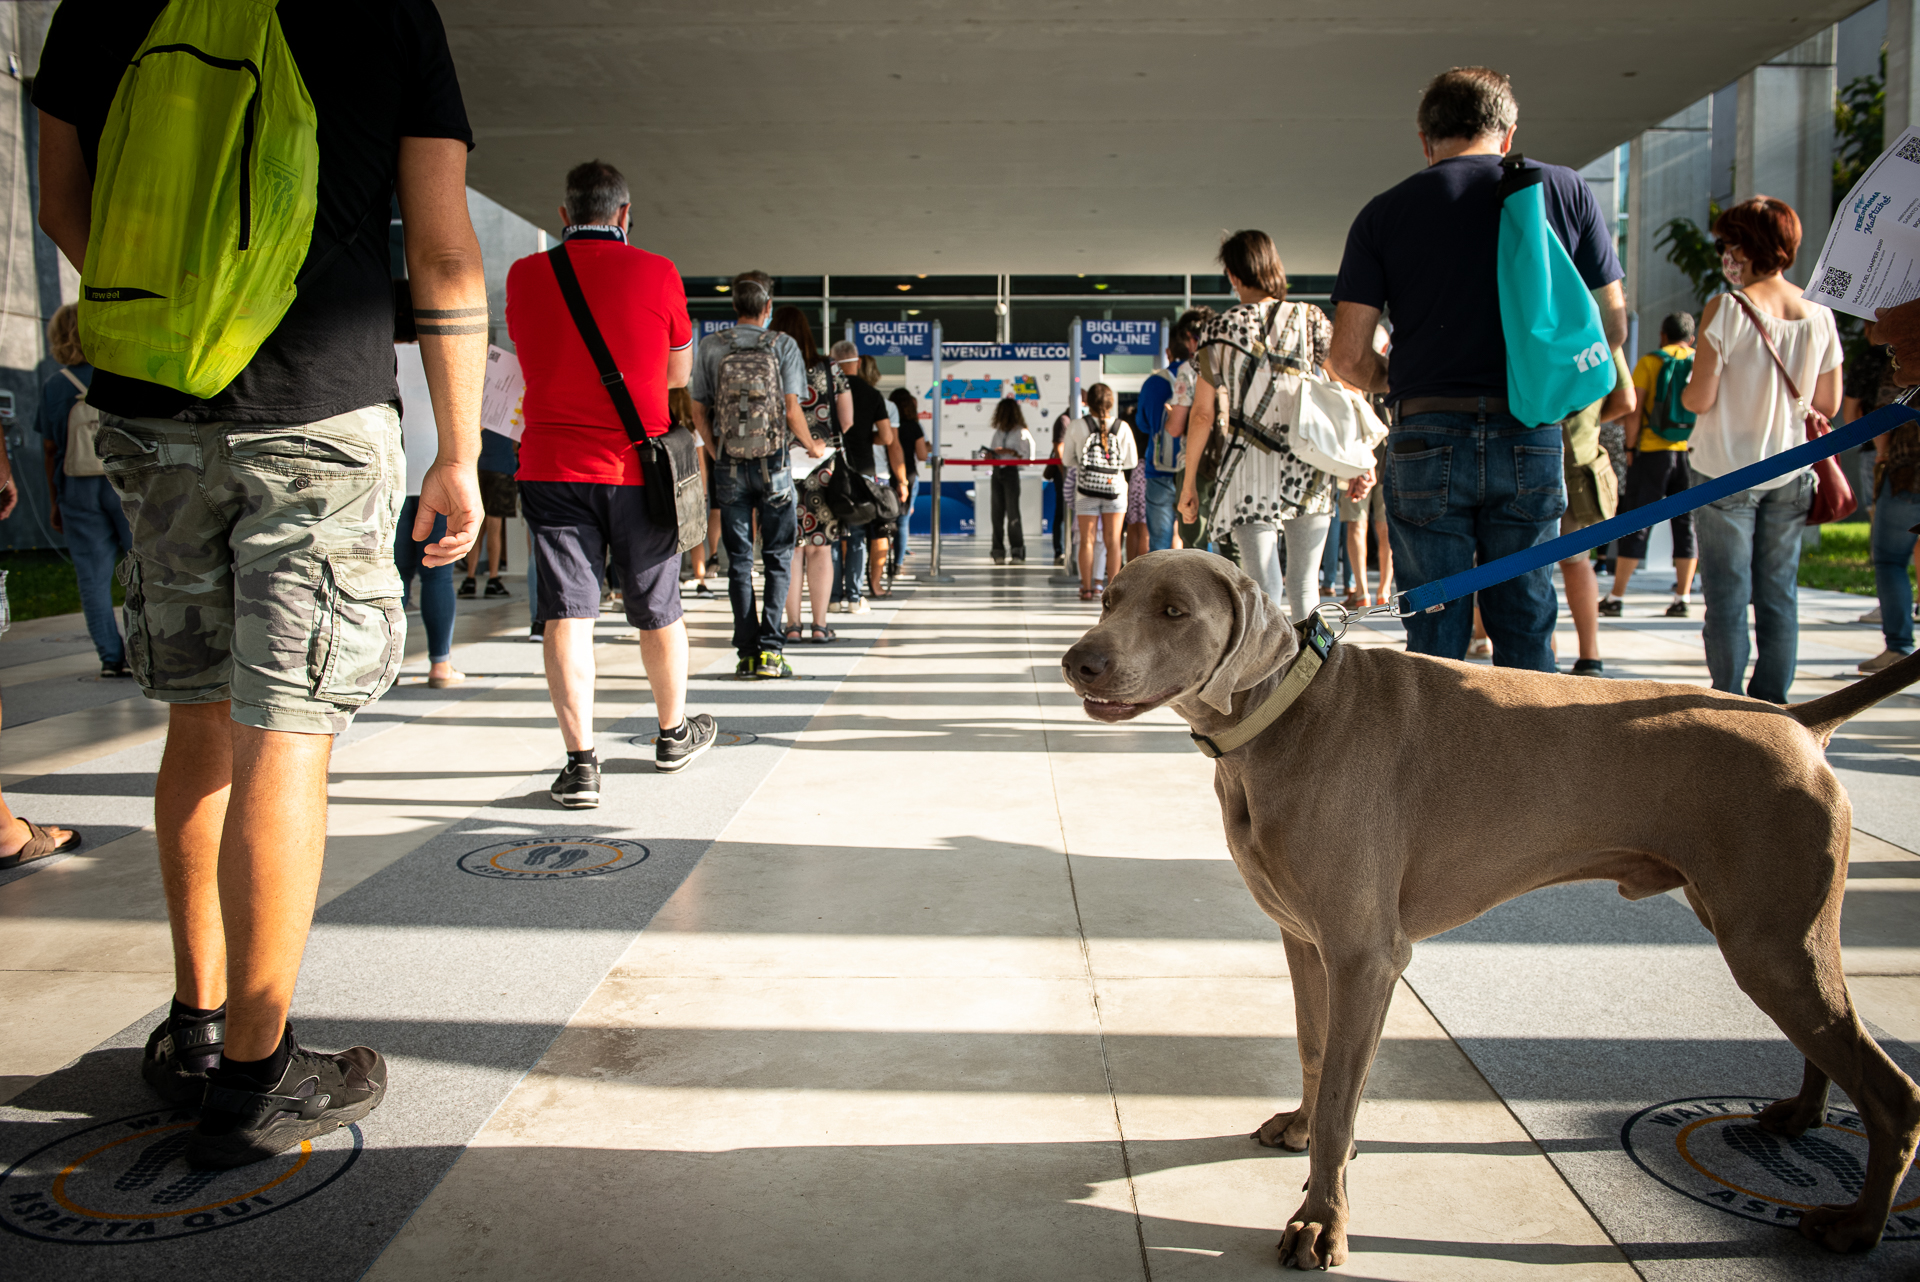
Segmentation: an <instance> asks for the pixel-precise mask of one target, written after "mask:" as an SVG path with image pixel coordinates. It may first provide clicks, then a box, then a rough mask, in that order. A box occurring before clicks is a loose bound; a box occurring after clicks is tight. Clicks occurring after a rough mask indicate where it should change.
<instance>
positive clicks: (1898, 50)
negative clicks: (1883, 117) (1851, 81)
mask: <svg viewBox="0 0 1920 1282" xmlns="http://www.w3.org/2000/svg"><path fill="white" fill-rule="evenodd" d="M1916 29H1920V0H1887V141H1888V142H1892V141H1893V140H1894V139H1895V138H1898V137H1899V136H1900V133H1901V131H1902V130H1904V129H1905V128H1906V127H1907V126H1908V125H1911V124H1913V123H1914V121H1915V119H1916V118H1920V58H1916V57H1915V56H1914V48H1913V36H1914V31H1915V30H1916Z"/></svg>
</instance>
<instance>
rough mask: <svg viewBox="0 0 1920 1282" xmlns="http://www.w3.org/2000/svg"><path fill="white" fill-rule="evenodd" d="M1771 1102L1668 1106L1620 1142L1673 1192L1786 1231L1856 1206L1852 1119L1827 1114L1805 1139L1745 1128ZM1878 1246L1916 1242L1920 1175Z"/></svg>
mask: <svg viewBox="0 0 1920 1282" xmlns="http://www.w3.org/2000/svg"><path fill="white" fill-rule="evenodd" d="M1771 1103H1773V1101H1772V1100H1770V1099H1763V1098H1758V1097H1755V1096H1749V1095H1725V1096H1702V1097H1699V1098H1695V1099H1679V1100H1669V1101H1667V1102H1666V1103H1665V1104H1655V1105H1654V1106H1653V1107H1652V1108H1646V1109H1642V1110H1641V1111H1640V1112H1638V1113H1635V1114H1634V1115H1633V1116H1632V1117H1631V1118H1629V1119H1627V1124H1626V1125H1625V1126H1623V1127H1622V1128H1621V1129H1620V1142H1621V1144H1622V1145H1623V1146H1624V1147H1625V1148H1626V1150H1627V1155H1628V1156H1629V1157H1631V1158H1633V1160H1634V1161H1635V1162H1636V1163H1637V1164H1638V1165H1639V1167H1640V1169H1641V1170H1643V1171H1645V1172H1646V1173H1647V1174H1648V1175H1651V1176H1652V1177H1653V1178H1654V1179H1656V1180H1659V1181H1660V1182H1661V1183H1662V1184H1664V1185H1666V1186H1667V1187H1668V1188H1670V1189H1672V1190H1673V1191H1674V1192H1676V1193H1679V1194H1682V1195H1683V1196H1685V1197H1689V1198H1692V1199H1693V1200H1694V1201H1696V1202H1701V1203H1704V1204H1705V1205H1707V1206H1711V1207H1716V1208H1718V1209H1720V1210H1722V1211H1725V1212H1727V1213H1728V1214H1729V1215H1737V1216H1739V1217H1740V1218H1741V1219H1745V1220H1754V1221H1757V1222H1758V1223H1761V1224H1776V1225H1779V1226H1780V1227H1782V1228H1788V1229H1792V1228H1795V1227H1797V1226H1798V1224H1799V1222H1800V1212H1802V1211H1804V1210H1806V1209H1808V1208H1809V1207H1815V1206H1824V1205H1828V1204H1831V1203H1846V1202H1852V1201H1853V1200H1854V1199H1855V1198H1857V1197H1858V1196H1859V1195H1860V1186H1861V1183H1862V1181H1863V1180H1864V1179H1865V1177H1866V1169H1867V1136H1866V1131H1865V1129H1864V1128H1863V1127H1862V1126H1861V1124H1860V1117H1859V1115H1858V1114H1856V1113H1854V1112H1853V1111H1851V1110H1850V1109H1844V1108H1829V1109H1828V1110H1827V1114H1826V1118H1825V1121H1824V1122H1823V1124H1822V1125H1820V1126H1817V1127H1814V1128H1813V1129H1811V1130H1809V1131H1807V1133H1806V1134H1804V1135H1795V1136H1786V1135H1775V1134H1773V1133H1772V1132H1771V1131H1765V1130H1762V1129H1761V1128H1760V1127H1759V1126H1757V1125H1755V1124H1754V1122H1753V1117H1754V1115H1755V1114H1756V1113H1758V1112H1759V1111H1760V1110H1761V1109H1763V1108H1765V1107H1766V1106H1767V1105H1769V1104H1771ZM1884 1240H1886V1241H1889V1242H1903V1241H1914V1240H1920V1172H1916V1171H1909V1172H1908V1174H1907V1181H1906V1183H1905V1184H1904V1185H1902V1186H1901V1189H1900V1194H1899V1197H1898V1198H1897V1199H1896V1201H1895V1203H1894V1208H1893V1214H1892V1215H1891V1216H1890V1217H1888V1219H1887V1232H1886V1237H1885V1239H1884Z"/></svg>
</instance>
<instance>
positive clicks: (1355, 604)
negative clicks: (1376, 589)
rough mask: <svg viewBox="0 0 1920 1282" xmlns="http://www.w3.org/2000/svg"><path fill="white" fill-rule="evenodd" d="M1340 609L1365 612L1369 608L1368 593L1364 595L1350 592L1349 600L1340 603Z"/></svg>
mask: <svg viewBox="0 0 1920 1282" xmlns="http://www.w3.org/2000/svg"><path fill="white" fill-rule="evenodd" d="M1340 608H1341V609H1343V610H1364V609H1366V608H1367V594H1366V593H1364V592H1349V593H1347V599H1346V600H1344V601H1342V602H1341V603H1340Z"/></svg>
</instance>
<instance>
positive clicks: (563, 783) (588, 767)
mask: <svg viewBox="0 0 1920 1282" xmlns="http://www.w3.org/2000/svg"><path fill="white" fill-rule="evenodd" d="M547 795H548V796H549V797H552V798H553V799H554V800H555V801H557V802H559V803H560V804H561V805H563V806H565V807H566V808H567V809H569V810H590V809H592V808H593V807H595V806H597V805H599V804H600V767H599V766H597V765H595V764H594V763H593V762H591V761H569V762H568V763H567V764H566V767H565V768H564V769H562V770H561V771H560V774H559V777H557V778H556V779H555V780H554V781H553V787H551V788H549V789H547Z"/></svg>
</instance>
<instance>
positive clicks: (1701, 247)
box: [1653, 204, 1733, 305]
mask: <svg viewBox="0 0 1920 1282" xmlns="http://www.w3.org/2000/svg"><path fill="white" fill-rule="evenodd" d="M1718 217H1720V206H1718V205H1715V204H1709V205H1708V206H1707V226H1708V227H1711V226H1713V223H1714V220H1715V219H1716V218H1718ZM1653 247H1654V248H1655V249H1664V250H1666V252H1667V261H1668V262H1670V263H1672V264H1673V265H1674V266H1675V267H1678V268H1679V269H1680V273H1681V275H1683V276H1685V277H1686V278H1687V279H1688V280H1690V281H1692V282H1693V297H1694V301H1695V302H1697V303H1700V304H1702V305H1704V304H1705V303H1706V301H1707V300H1708V299H1709V298H1712V297H1713V296H1714V295H1715V294H1719V293H1723V292H1725V291H1726V290H1729V289H1731V288H1733V286H1732V285H1730V284H1728V282H1727V278H1726V277H1725V276H1724V275H1722V274H1721V271H1720V254H1719V251H1718V250H1716V249H1714V247H1713V237H1712V236H1710V235H1709V234H1707V233H1706V232H1704V231H1702V230H1701V229H1700V224H1698V223H1696V222H1694V221H1693V219H1691V218H1676V219H1674V220H1673V221H1672V222H1670V223H1668V224H1667V225H1666V226H1665V227H1662V228H1661V229H1660V232H1659V234H1658V235H1657V236H1655V237H1654V241H1653Z"/></svg>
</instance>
